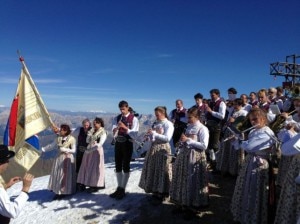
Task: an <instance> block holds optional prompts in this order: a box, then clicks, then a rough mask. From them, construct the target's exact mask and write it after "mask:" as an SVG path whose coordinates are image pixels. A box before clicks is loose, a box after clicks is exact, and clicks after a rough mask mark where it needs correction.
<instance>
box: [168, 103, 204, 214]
mask: <svg viewBox="0 0 300 224" xmlns="http://www.w3.org/2000/svg"><path fill="white" fill-rule="evenodd" d="M208 139H209V131H208V129H207V127H205V126H204V125H203V124H202V123H201V122H200V121H199V114H198V109H197V108H191V109H190V110H189V111H188V126H187V129H186V131H185V133H184V134H182V136H181V138H180V146H179V153H178V155H177V157H176V160H175V163H174V165H173V176H172V181H171V188H170V200H171V201H172V202H174V203H175V204H177V205H179V206H180V207H179V208H178V209H175V210H174V211H176V210H178V211H179V212H180V211H182V210H184V211H185V214H184V215H185V216H187V218H188V217H189V216H191V215H193V214H192V211H195V210H199V209H200V208H203V207H206V206H208V201H209V194H208V173H207V168H206V167H207V162H206V155H205V150H206V149H207V146H208Z"/></svg>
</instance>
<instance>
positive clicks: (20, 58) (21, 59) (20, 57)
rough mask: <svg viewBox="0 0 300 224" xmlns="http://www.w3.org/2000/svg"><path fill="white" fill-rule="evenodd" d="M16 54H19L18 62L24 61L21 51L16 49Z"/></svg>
mask: <svg viewBox="0 0 300 224" xmlns="http://www.w3.org/2000/svg"><path fill="white" fill-rule="evenodd" d="M17 54H18V55H19V60H20V62H23V61H24V58H23V57H22V56H21V53H20V51H19V50H17Z"/></svg>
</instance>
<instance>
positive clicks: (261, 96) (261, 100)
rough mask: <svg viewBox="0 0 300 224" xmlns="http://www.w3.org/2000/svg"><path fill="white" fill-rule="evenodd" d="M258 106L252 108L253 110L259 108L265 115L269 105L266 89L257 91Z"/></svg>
mask: <svg viewBox="0 0 300 224" xmlns="http://www.w3.org/2000/svg"><path fill="white" fill-rule="evenodd" d="M257 95H258V104H257V105H254V106H252V107H253V108H260V109H262V110H264V111H265V112H266V113H268V111H269V107H270V103H269V99H268V94H267V90H266V89H261V90H259V91H258V94H257Z"/></svg>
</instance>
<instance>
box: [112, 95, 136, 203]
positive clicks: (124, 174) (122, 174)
mask: <svg viewBox="0 0 300 224" xmlns="http://www.w3.org/2000/svg"><path fill="white" fill-rule="evenodd" d="M119 109H120V111H121V114H119V115H118V116H117V117H115V118H114V120H113V130H112V131H113V135H114V136H116V143H115V167H116V169H115V171H116V176H117V184H118V187H117V189H116V191H115V192H114V193H112V194H110V195H109V196H110V197H112V198H115V199H117V200H120V199H122V198H124V196H125V195H126V194H125V188H126V185H127V182H128V179H129V172H130V161H131V156H132V152H133V142H132V141H130V139H131V138H136V135H137V132H138V130H139V121H138V119H137V118H136V117H135V116H134V114H133V113H130V111H129V105H128V103H127V102H126V101H124V100H122V101H120V102H119Z"/></svg>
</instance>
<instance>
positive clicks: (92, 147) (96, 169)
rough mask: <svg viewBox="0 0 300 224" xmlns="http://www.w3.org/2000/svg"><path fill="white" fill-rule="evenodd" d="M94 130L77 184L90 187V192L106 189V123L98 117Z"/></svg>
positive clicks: (91, 132) (90, 132) (91, 131)
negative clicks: (104, 149) (104, 145)
mask: <svg viewBox="0 0 300 224" xmlns="http://www.w3.org/2000/svg"><path fill="white" fill-rule="evenodd" d="M93 126H94V127H93V128H92V129H91V130H89V131H88V134H87V139H86V141H87V143H88V146H87V149H86V150H85V152H84V155H83V158H82V163H81V166H80V169H79V173H78V177H77V183H79V184H82V185H84V186H88V187H89V188H88V189H87V191H88V192H90V193H92V192H97V191H98V190H99V189H104V188H105V179H104V174H105V167H104V151H103V144H104V142H105V140H106V138H107V133H106V131H105V130H104V121H103V119H102V118H98V117H96V118H95V119H94V121H93Z"/></svg>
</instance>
